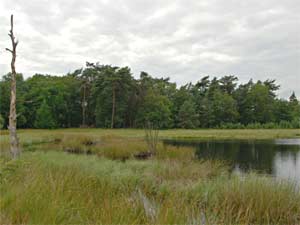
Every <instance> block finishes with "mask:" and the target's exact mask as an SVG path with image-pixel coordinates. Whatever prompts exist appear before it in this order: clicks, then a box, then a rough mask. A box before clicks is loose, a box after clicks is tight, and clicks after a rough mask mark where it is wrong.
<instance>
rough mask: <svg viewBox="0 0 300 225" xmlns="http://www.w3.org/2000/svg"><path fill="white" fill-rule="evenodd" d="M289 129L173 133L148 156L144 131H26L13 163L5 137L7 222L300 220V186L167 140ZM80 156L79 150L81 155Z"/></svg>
mask: <svg viewBox="0 0 300 225" xmlns="http://www.w3.org/2000/svg"><path fill="white" fill-rule="evenodd" d="M299 132H300V131H299V130H298V129H294V130H293V129H289V130H263V131H260V130H257V131H256V130H226V131H225V130H163V131H160V132H159V134H158V137H159V141H158V143H157V147H156V152H155V154H154V155H152V156H151V157H149V158H147V159H139V158H136V157H135V155H136V154H138V153H141V152H147V151H148V148H149V146H148V145H147V142H146V141H145V139H144V136H145V133H144V130H138V129H127V130H125V129H120V130H118V129H113V130H105V129H59V130H20V132H19V136H20V139H21V144H22V149H23V153H22V157H21V158H20V159H18V160H9V159H8V155H7V154H6V153H7V152H8V146H9V144H8V135H7V132H6V131H1V135H0V138H1V174H0V176H1V183H0V191H1V197H0V204H1V205H0V207H1V210H0V211H1V215H0V219H1V223H2V224H96V223H97V224H199V223H203V224H204V223H205V224H298V223H299V222H300V190H299V186H297V184H296V183H294V182H287V181H286V180H276V179H274V178H273V177H271V176H269V175H266V174H257V173H254V172H250V173H246V174H243V175H242V176H241V175H237V174H232V173H230V168H229V167H230V165H229V164H228V162H226V161H225V160H221V159H220V160H216V159H214V160H211V159H198V158H197V155H196V151H195V148H194V147H193V146H172V145H165V144H163V141H162V140H165V139H174V138H175V139H179V138H185V140H187V138H188V137H190V138H189V139H188V140H191V139H198V138H199V137H201V138H202V139H210V140H214V139H223V140H229V139H233V138H235V139H240V140H245V139H249V138H257V139H263V138H268V139H274V138H291V137H296V136H298V135H299ZM74 153H76V154H74Z"/></svg>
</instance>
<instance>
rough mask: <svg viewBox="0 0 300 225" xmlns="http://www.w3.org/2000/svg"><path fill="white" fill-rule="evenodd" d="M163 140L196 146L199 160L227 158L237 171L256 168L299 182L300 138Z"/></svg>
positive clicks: (169, 142) (259, 171) (241, 171)
mask: <svg viewBox="0 0 300 225" xmlns="http://www.w3.org/2000/svg"><path fill="white" fill-rule="evenodd" d="M164 143H165V144H171V145H175V146H193V147H195V148H196V154H197V156H198V158H199V159H219V160H225V161H226V162H228V163H229V165H231V168H232V170H233V172H235V173H245V172H251V171H255V172H258V173H265V174H270V175H273V176H275V177H277V178H284V179H289V180H293V181H297V182H300V139H274V140H201V141H190V140H166V141H164Z"/></svg>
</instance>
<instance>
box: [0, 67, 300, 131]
mask: <svg viewBox="0 0 300 225" xmlns="http://www.w3.org/2000/svg"><path fill="white" fill-rule="evenodd" d="M278 89H279V86H278V85H277V84H276V82H275V80H265V81H257V82H254V81H252V80H250V81H249V82H247V83H245V84H239V85H238V79H237V77H235V76H224V77H221V78H216V77H214V78H212V79H211V78H210V77H209V76H205V77H203V78H201V79H199V81H198V82H196V83H195V84H192V83H188V84H185V85H183V86H181V87H177V86H176V84H175V83H173V82H171V81H170V80H169V78H154V77H153V76H151V75H149V74H148V73H146V72H141V74H140V77H139V78H134V77H133V76H132V73H131V70H130V68H128V67H116V66H111V65H101V64H99V63H87V66H86V67H85V68H81V69H78V70H75V71H74V72H73V73H68V74H66V75H64V76H50V75H42V74H35V75H34V76H32V77H30V78H28V79H26V80H24V79H23V77H22V74H18V76H17V114H18V123H17V125H18V127H19V128H33V127H36V126H35V125H36V124H35V123H36V118H37V112H38V110H39V109H40V107H41V105H42V102H43V101H44V99H45V100H46V102H47V105H48V106H49V107H50V108H51V110H50V113H49V114H51V115H49V116H50V117H52V121H51V123H52V122H53V124H55V126H57V127H60V128H66V127H80V126H85V127H103V128H108V127H113V128H128V127H130V128H134V127H136V128H141V127H144V125H145V122H146V121H150V122H151V123H153V124H156V125H157V126H158V127H160V128H181V127H184V128H200V127H201V128H216V127H222V128H225V127H239V128H243V127H246V128H247V127H249V128H251V127H266V128H271V127H285V128H288V127H298V126H299V121H300V103H299V101H298V99H297V97H296V95H295V93H292V95H291V97H290V98H289V100H285V99H279V98H277V97H276V91H277V90H278ZM0 98H1V104H0V114H1V115H2V116H3V118H4V127H7V125H8V115H9V102H10V99H9V98H10V74H7V75H5V76H3V77H2V80H1V81H0ZM51 126H52V125H51Z"/></svg>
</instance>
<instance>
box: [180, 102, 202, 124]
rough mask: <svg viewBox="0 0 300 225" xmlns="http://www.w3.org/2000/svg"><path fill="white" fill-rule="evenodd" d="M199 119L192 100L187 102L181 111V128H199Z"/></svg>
mask: <svg viewBox="0 0 300 225" xmlns="http://www.w3.org/2000/svg"><path fill="white" fill-rule="evenodd" d="M198 117H199V115H198V114H197V111H196V105H195V103H194V102H193V101H191V100H186V101H185V102H184V103H183V104H182V106H181V107H180V109H179V113H178V120H179V126H180V127H181V128H197V127H198V126H199V119H198Z"/></svg>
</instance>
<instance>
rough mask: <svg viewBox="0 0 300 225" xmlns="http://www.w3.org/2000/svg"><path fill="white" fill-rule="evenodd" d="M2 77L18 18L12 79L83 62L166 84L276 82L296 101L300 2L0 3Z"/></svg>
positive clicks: (67, 69) (63, 70) (93, 0)
mask: <svg viewBox="0 0 300 225" xmlns="http://www.w3.org/2000/svg"><path fill="white" fill-rule="evenodd" d="M0 12H1V13H0V49H1V51H0V74H1V75H2V74H5V73H7V72H9V69H10V68H9V66H10V54H9V53H8V52H3V50H4V49H5V47H10V42H9V37H8V36H7V33H8V30H9V16H10V14H11V13H13V14H14V15H15V33H16V36H17V37H18V39H19V40H20V44H19V46H18V58H17V71H18V72H22V73H23V74H24V75H25V77H29V76H32V75H33V74H35V73H47V74H55V75H57V74H65V73H67V72H70V71H73V70H75V69H77V68H80V67H82V66H84V65H85V62H86V61H90V62H96V61H99V62H100V63H102V64H113V65H117V66H129V67H130V68H132V71H133V73H134V76H135V77H138V76H139V73H140V71H146V72H148V73H150V74H151V75H154V76H159V77H161V76H164V77H167V76H169V77H170V78H171V80H172V81H176V82H177V83H178V84H179V85H181V84H184V83H187V82H190V81H192V82H195V81H197V80H199V79H200V78H201V77H202V76H204V75H211V76H218V77H220V76H223V75H236V76H238V77H239V79H240V81H241V82H246V81H248V80H249V79H250V78H254V79H255V80H257V79H262V80H265V79H268V78H274V79H276V80H277V81H278V83H279V84H281V87H282V89H281V91H280V92H279V96H281V97H287V96H289V95H290V94H291V91H292V90H295V91H296V94H297V95H298V97H299V96H300V13H299V12H300V1H299V0H251V1H249V0H86V1H83V0H48V1H47V0H1V1H0Z"/></svg>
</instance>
